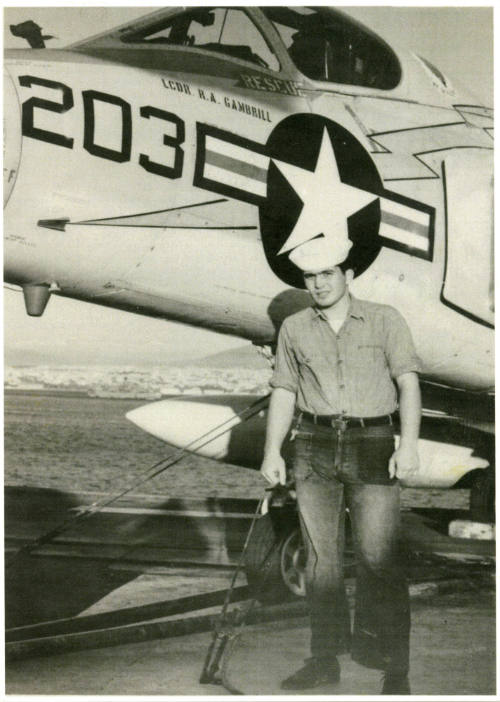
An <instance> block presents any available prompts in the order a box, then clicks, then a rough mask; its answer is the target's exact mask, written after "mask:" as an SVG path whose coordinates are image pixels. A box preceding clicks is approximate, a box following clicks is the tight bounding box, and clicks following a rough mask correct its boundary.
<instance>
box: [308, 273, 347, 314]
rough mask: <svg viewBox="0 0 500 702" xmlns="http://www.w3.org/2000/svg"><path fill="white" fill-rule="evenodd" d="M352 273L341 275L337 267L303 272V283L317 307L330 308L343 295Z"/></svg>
mask: <svg viewBox="0 0 500 702" xmlns="http://www.w3.org/2000/svg"><path fill="white" fill-rule="evenodd" d="M350 274H352V271H346V273H343V272H342V270H341V269H340V268H339V267H338V266H333V267H331V268H325V270H323V271H315V272H310V271H304V282H305V284H306V288H307V289H308V291H309V292H310V294H311V296H312V299H313V300H314V302H315V303H316V305H317V306H318V307H322V308H325V307H332V306H333V305H335V304H336V303H337V302H338V301H339V300H340V299H341V298H342V297H343V295H344V293H345V291H346V289H347V283H348V282H350V279H351V278H352V275H350Z"/></svg>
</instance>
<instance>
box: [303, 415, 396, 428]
mask: <svg viewBox="0 0 500 702" xmlns="http://www.w3.org/2000/svg"><path fill="white" fill-rule="evenodd" d="M301 415H302V418H303V419H307V420H308V421H310V422H313V424H320V425H321V426H326V427H333V428H334V429H338V428H339V427H341V428H342V429H347V428H348V427H378V426H382V425H383V424H394V421H393V418H392V415H391V414H382V415H381V416H380V417H346V416H344V415H342V414H311V412H301Z"/></svg>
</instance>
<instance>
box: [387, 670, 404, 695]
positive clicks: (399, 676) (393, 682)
mask: <svg viewBox="0 0 500 702" xmlns="http://www.w3.org/2000/svg"><path fill="white" fill-rule="evenodd" d="M383 680H384V684H383V686H382V692H381V694H382V695H411V692H410V682H409V680H408V675H405V674H404V673H384V678H383Z"/></svg>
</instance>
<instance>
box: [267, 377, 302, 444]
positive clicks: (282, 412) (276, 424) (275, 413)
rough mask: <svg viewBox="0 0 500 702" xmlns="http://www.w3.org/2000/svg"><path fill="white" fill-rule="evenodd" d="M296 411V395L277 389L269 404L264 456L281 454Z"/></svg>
mask: <svg viewBox="0 0 500 702" xmlns="http://www.w3.org/2000/svg"><path fill="white" fill-rule="evenodd" d="M294 409H295V394H294V393H292V392H290V391H289V390H285V388H275V389H274V390H273V393H272V395H271V401H270V403H269V413H268V416H267V431H266V443H265V445H264V454H265V455H269V454H273V453H279V452H280V451H281V446H282V445H283V441H284V440H285V437H286V435H287V433H288V430H289V429H290V425H291V423H292V419H293V413H294Z"/></svg>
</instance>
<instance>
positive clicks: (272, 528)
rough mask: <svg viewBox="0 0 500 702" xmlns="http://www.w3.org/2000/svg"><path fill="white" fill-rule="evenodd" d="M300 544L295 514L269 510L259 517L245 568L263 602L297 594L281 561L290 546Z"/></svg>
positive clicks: (268, 602) (255, 592)
mask: <svg viewBox="0 0 500 702" xmlns="http://www.w3.org/2000/svg"><path fill="white" fill-rule="evenodd" d="M273 512H274V510H273ZM300 546H301V538H300V529H299V525H298V519H297V515H296V514H283V513H281V514H279V515H278V516H276V514H272V513H271V512H268V513H267V514H265V515H263V516H262V517H260V518H259V519H258V520H257V522H256V523H255V526H254V530H253V533H252V537H251V539H250V543H249V544H248V548H247V553H246V557H245V572H246V576H247V581H248V585H249V587H250V590H251V592H252V595H253V596H254V597H256V598H257V599H258V600H259V601H260V602H262V603H264V604H273V603H276V602H285V601H287V600H290V599H291V598H292V597H294V596H296V594H297V593H294V592H292V590H291V589H290V587H289V586H287V584H286V583H285V580H284V578H283V566H282V562H283V557H284V555H285V553H286V549H287V547H288V548H290V547H293V548H295V547H297V548H300ZM284 548H285V552H284V550H283V549H284Z"/></svg>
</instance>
